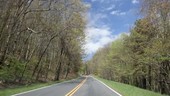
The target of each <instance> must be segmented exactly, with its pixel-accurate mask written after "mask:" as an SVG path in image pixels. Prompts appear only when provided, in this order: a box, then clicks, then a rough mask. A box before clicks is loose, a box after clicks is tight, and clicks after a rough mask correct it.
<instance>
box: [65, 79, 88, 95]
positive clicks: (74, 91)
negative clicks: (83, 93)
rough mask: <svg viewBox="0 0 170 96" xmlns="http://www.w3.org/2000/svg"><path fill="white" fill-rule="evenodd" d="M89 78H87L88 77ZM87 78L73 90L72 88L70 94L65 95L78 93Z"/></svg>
mask: <svg viewBox="0 0 170 96" xmlns="http://www.w3.org/2000/svg"><path fill="white" fill-rule="evenodd" d="M86 79H87V78H86ZM86 79H84V80H83V81H82V82H81V83H80V84H79V85H77V86H76V87H75V88H74V89H73V90H71V91H70V92H69V93H68V94H66V95H65V96H72V95H73V94H74V93H76V91H77V90H79V89H80V87H81V86H83V84H84V83H85V82H86Z"/></svg>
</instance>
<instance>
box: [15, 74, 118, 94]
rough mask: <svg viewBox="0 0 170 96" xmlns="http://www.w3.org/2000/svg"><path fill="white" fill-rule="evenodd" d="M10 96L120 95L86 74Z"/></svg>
mask: <svg viewBox="0 0 170 96" xmlns="http://www.w3.org/2000/svg"><path fill="white" fill-rule="evenodd" d="M12 96H121V95H120V94H119V93H117V92H115V91H114V90H112V89H111V88H109V87H108V86H106V85H105V84H103V83H102V82H101V81H98V80H97V79H95V78H93V77H91V76H88V77H80V78H77V79H75V80H71V81H67V82H63V83H59V84H55V85H52V86H48V87H44V88H40V89H35V90H32V91H27V92H23V93H20V94H15V95H12Z"/></svg>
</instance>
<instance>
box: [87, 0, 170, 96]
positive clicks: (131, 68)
mask: <svg viewBox="0 0 170 96" xmlns="http://www.w3.org/2000/svg"><path fill="white" fill-rule="evenodd" d="M139 12H140V15H141V18H140V19H138V20H136V22H135V24H134V26H133V27H132V28H131V29H130V32H129V33H128V34H122V35H121V36H120V38H118V39H117V40H115V41H113V42H112V43H110V44H108V45H107V46H105V47H104V48H101V49H100V50H98V51H97V53H96V54H95V55H94V56H93V58H92V59H91V60H89V61H87V62H86V64H87V67H88V73H90V74H95V75H98V76H100V77H102V78H105V79H108V80H113V81H117V82H121V83H125V84H130V85H134V86H137V87H140V88H143V89H148V90H152V91H155V92H160V93H162V94H169V95H170V1H169V0H142V4H141V6H140V10H139Z"/></svg>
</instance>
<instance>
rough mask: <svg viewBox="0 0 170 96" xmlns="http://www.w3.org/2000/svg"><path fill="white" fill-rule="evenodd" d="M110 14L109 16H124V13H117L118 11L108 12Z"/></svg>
mask: <svg viewBox="0 0 170 96" xmlns="http://www.w3.org/2000/svg"><path fill="white" fill-rule="evenodd" d="M110 14H111V15H117V16H119V15H126V12H121V11H119V10H114V11H112V12H110Z"/></svg>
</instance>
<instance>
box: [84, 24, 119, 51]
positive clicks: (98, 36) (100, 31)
mask: <svg viewBox="0 0 170 96" xmlns="http://www.w3.org/2000/svg"><path fill="white" fill-rule="evenodd" d="M85 32H86V44H85V46H84V47H85V52H86V53H87V54H93V53H95V52H96V51H97V50H98V49H99V48H103V47H104V46H105V45H106V44H108V43H110V42H112V41H114V40H115V39H117V36H115V35H113V33H112V31H111V30H110V29H109V28H108V27H102V28H99V27H88V28H87V29H86V30H85Z"/></svg>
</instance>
